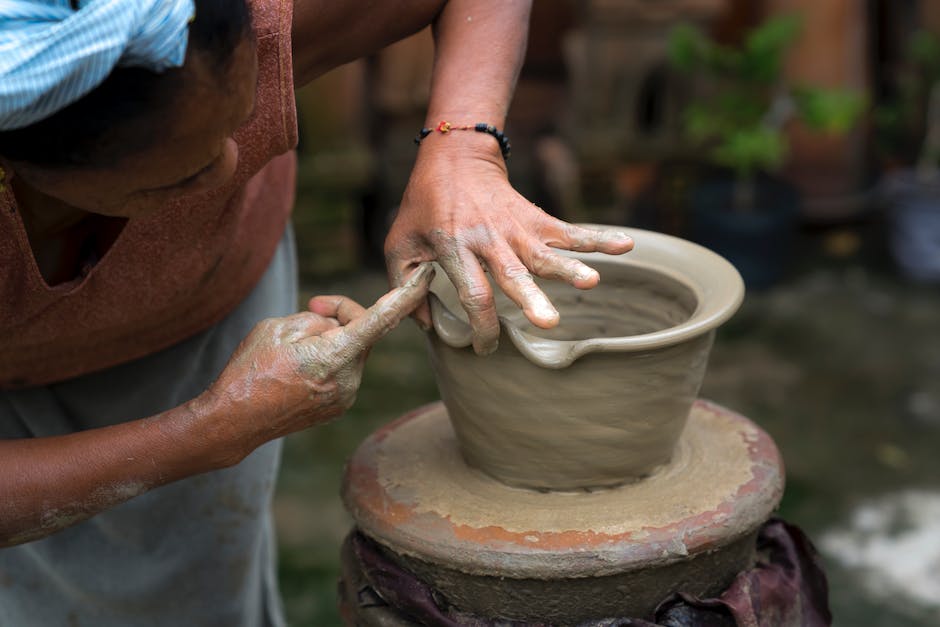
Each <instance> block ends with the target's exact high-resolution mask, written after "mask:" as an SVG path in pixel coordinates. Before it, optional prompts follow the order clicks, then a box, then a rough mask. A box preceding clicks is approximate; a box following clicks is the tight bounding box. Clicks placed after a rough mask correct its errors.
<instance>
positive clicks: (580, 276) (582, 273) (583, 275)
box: [574, 268, 600, 281]
mask: <svg viewBox="0 0 940 627" xmlns="http://www.w3.org/2000/svg"><path fill="white" fill-rule="evenodd" d="M574 278H575V279H577V280H578V281H592V280H594V279H599V278H600V275H599V274H598V273H597V270H592V269H591V268H581V269H580V270H578V273H577V274H576V275H575V277H574Z"/></svg>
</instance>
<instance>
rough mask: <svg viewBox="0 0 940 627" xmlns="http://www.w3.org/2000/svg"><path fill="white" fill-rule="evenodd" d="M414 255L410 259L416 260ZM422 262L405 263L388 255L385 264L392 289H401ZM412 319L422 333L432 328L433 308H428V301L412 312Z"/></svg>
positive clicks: (394, 254) (396, 257)
mask: <svg viewBox="0 0 940 627" xmlns="http://www.w3.org/2000/svg"><path fill="white" fill-rule="evenodd" d="M414 257H415V256H414V255H412V256H411V257H409V258H410V259H414ZM419 263H420V262H418V261H410V262H409V261H404V260H402V258H401V257H400V256H399V255H398V254H396V253H393V252H390V253H387V254H386V256H385V264H386V267H387V268H388V279H389V283H390V284H391V286H392V287H399V286H400V285H401V284H402V283H404V281H405V277H406V276H408V275H409V274H410V273H411V272H413V271H414V270H415V268H417V267H418V265H419ZM411 317H412V318H414V319H415V322H417V323H418V326H419V327H421V330H422V331H427V330H428V329H430V328H431V308H430V307H429V306H428V303H427V301H425V302H423V303H421V304H420V305H418V307H417V308H416V309H415V310H414V311H413V312H411Z"/></svg>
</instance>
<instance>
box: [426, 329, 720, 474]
mask: <svg viewBox="0 0 940 627" xmlns="http://www.w3.org/2000/svg"><path fill="white" fill-rule="evenodd" d="M713 338H714V331H711V332H708V333H706V334H704V335H701V336H698V337H696V338H692V339H691V340H688V341H685V342H683V343H680V344H677V345H675V346H670V347H666V348H663V349H658V350H651V351H645V352H636V353H603V352H602V353H592V354H590V355H586V356H584V357H581V358H580V359H578V360H577V361H575V362H574V363H573V364H572V365H571V366H569V367H567V368H565V369H561V370H552V369H547V368H542V367H540V366H537V365H535V364H533V363H531V362H530V361H529V360H528V359H527V358H525V357H524V356H523V355H522V354H521V353H519V351H518V350H517V349H516V348H515V347H514V346H513V344H512V342H510V341H509V338H508V337H506V335H505V334H503V336H502V337H501V341H500V348H499V350H497V351H496V352H495V353H494V354H492V355H490V356H489V357H486V358H480V357H477V356H476V355H475V354H474V353H473V350H472V349H470V348H452V347H450V346H448V345H446V344H444V343H443V342H442V341H441V340H440V339H439V338H438V337H437V335H436V334H434V333H432V334H431V335H430V344H431V359H432V362H433V367H434V371H435V373H436V375H437V381H438V387H439V388H440V391H441V396H442V397H443V400H444V403H445V405H446V406H447V409H448V413H449V414H450V417H451V420H452V422H453V424H454V430H455V431H456V433H457V437H458V440H459V442H460V447H461V451H462V453H463V456H464V458H465V459H466V461H467V463H468V464H470V465H471V466H474V467H476V468H478V469H480V470H482V471H484V472H486V473H488V474H490V475H492V476H493V477H495V478H496V479H498V480H499V481H502V482H503V483H506V484H509V485H514V486H520V487H527V488H535V489H550V490H576V489H583V488H587V487H601V486H611V485H617V484H621V483H624V482H628V481H632V480H636V479H639V478H641V477H643V476H644V475H647V474H649V473H651V472H653V471H654V470H655V469H656V467H658V466H659V465H661V464H665V463H667V462H668V461H669V460H670V458H671V455H672V451H673V448H674V446H675V443H676V441H677V440H678V437H679V435H680V433H681V432H682V429H683V427H684V426H685V423H686V419H687V418H688V415H689V410H690V408H691V406H692V402H693V401H694V400H695V398H696V396H697V395H698V391H699V387H700V386H701V382H702V378H703V377H704V374H705V367H706V365H707V361H708V352H709V350H710V349H711V345H712V341H713Z"/></svg>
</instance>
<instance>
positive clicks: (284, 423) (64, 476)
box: [0, 264, 434, 547]
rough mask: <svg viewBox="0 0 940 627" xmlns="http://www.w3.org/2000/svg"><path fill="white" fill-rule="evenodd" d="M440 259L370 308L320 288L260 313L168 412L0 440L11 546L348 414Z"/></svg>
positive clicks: (0, 527)
mask: <svg viewBox="0 0 940 627" xmlns="http://www.w3.org/2000/svg"><path fill="white" fill-rule="evenodd" d="M433 274H434V271H433V268H431V267H430V265H427V264H425V265H422V266H420V267H419V268H418V269H417V270H416V271H415V272H414V273H413V274H412V276H411V277H409V279H408V280H407V281H406V282H405V283H404V285H403V286H402V287H399V288H396V289H393V290H392V291H391V292H389V293H388V294H386V295H385V296H383V297H382V298H381V299H380V300H379V301H378V302H377V303H376V304H375V305H373V306H372V307H371V308H369V309H364V308H363V307H362V306H360V305H358V304H356V303H355V302H353V301H352V300H350V299H348V298H345V297H343V296H318V297H315V298H313V299H312V300H311V301H310V311H306V312H302V313H298V314H294V315H291V316H286V317H284V318H273V319H269V320H265V321H263V322H260V323H259V324H258V325H256V327H255V328H254V329H253V330H252V332H251V333H250V334H249V335H248V337H247V338H246V339H245V340H244V341H243V342H242V344H241V345H240V346H239V348H238V349H237V350H236V352H235V354H234V355H233V356H232V358H231V360H230V361H229V363H228V365H227V366H226V368H225V370H224V371H223V372H222V374H221V375H220V377H219V379H218V380H217V381H216V382H215V383H214V384H213V385H212V386H211V388H210V389H209V390H207V391H206V392H205V393H203V394H202V395H200V396H199V397H197V398H195V399H193V400H192V401H190V402H188V403H185V404H184V405H181V406H179V407H175V408H173V409H170V410H168V411H166V412H163V413H161V414H158V415H156V416H151V417H149V418H144V419H141V420H130V421H128V422H125V423H121V424H118V425H113V426H110V427H104V428H100V429H89V430H87V431H81V432H78V433H72V434H69V435H63V436H56V437H43V438H27V439H15V440H0V494H2V495H3V498H2V499H0V547H3V546H10V545H15V544H20V543H24V542H29V541H31V540H36V539H38V538H42V537H45V536H48V535H50V534H52V533H55V532H56V531H59V530H60V529H64V528H65V527H68V526H70V525H73V524H75V523H77V522H80V521H82V520H85V519H87V518H89V517H91V516H93V515H94V514H96V513H98V512H100V511H103V510H105V509H108V508H111V507H114V506H115V505H118V504H120V503H122V502H124V501H127V500H128V499H130V498H133V497H135V496H137V495H140V494H143V493H145V492H147V491H148V490H151V489H153V488H156V487H159V486H162V485H165V484H168V483H171V482H174V481H177V480H179V479H183V478H185V477H190V476H193V475H196V474H199V473H203V472H207V471H211V470H216V469H219V468H224V467H227V466H231V465H233V464H236V463H238V462H239V461H241V460H242V459H243V458H244V457H245V456H246V455H248V454H249V453H251V451H253V450H254V449H255V448H256V447H258V446H260V445H261V444H263V443H265V442H267V441H269V440H272V439H274V438H276V437H279V436H282V435H287V434H289V433H293V432H295V431H298V430H300V429H304V428H307V427H310V426H313V425H316V424H319V423H322V422H324V421H327V420H329V419H331V418H334V417H336V416H338V415H340V414H341V413H342V412H343V411H344V410H345V409H347V408H348V407H349V406H350V405H351V404H352V403H353V401H354V399H355V394H356V389H357V388H358V386H359V381H360V377H361V373H362V366H363V362H364V360H365V358H366V355H367V353H368V350H369V347H371V346H372V345H373V344H374V343H375V342H377V341H378V340H379V339H380V338H381V337H383V336H384V335H385V334H386V333H388V331H390V330H391V329H392V328H394V327H395V326H396V325H397V324H398V322H399V321H401V320H402V319H403V318H405V317H406V316H407V315H408V314H409V313H411V311H413V310H414V308H415V307H416V306H418V304H419V303H421V302H423V301H424V300H425V298H426V295H427V290H428V284H429V282H430V280H431V278H432V277H433Z"/></svg>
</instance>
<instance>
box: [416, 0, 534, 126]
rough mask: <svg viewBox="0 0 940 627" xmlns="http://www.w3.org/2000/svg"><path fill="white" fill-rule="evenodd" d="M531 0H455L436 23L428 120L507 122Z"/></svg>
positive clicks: (429, 122)
mask: <svg viewBox="0 0 940 627" xmlns="http://www.w3.org/2000/svg"><path fill="white" fill-rule="evenodd" d="M531 7H532V3H531V0H449V2H448V3H447V5H446V6H445V7H444V10H443V11H442V12H441V13H440V15H439V16H438V18H437V20H436V21H435V23H434V38H435V44H436V47H435V58H434V73H433V76H432V80H431V100H430V103H429V107H428V116H427V121H428V124H429V125H431V124H434V123H436V122H438V121H440V120H447V121H448V122H452V123H460V124H464V123H474V122H488V123H490V124H494V125H496V126H499V127H500V128H501V127H502V125H503V123H504V121H505V119H506V112H507V110H508V109H509V103H510V100H511V98H512V92H513V89H514V88H515V84H516V79H517V78H518V76H519V69H520V67H521V66H522V60H523V57H524V55H525V46H526V38H527V34H528V24H529V13H530V11H531Z"/></svg>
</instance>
